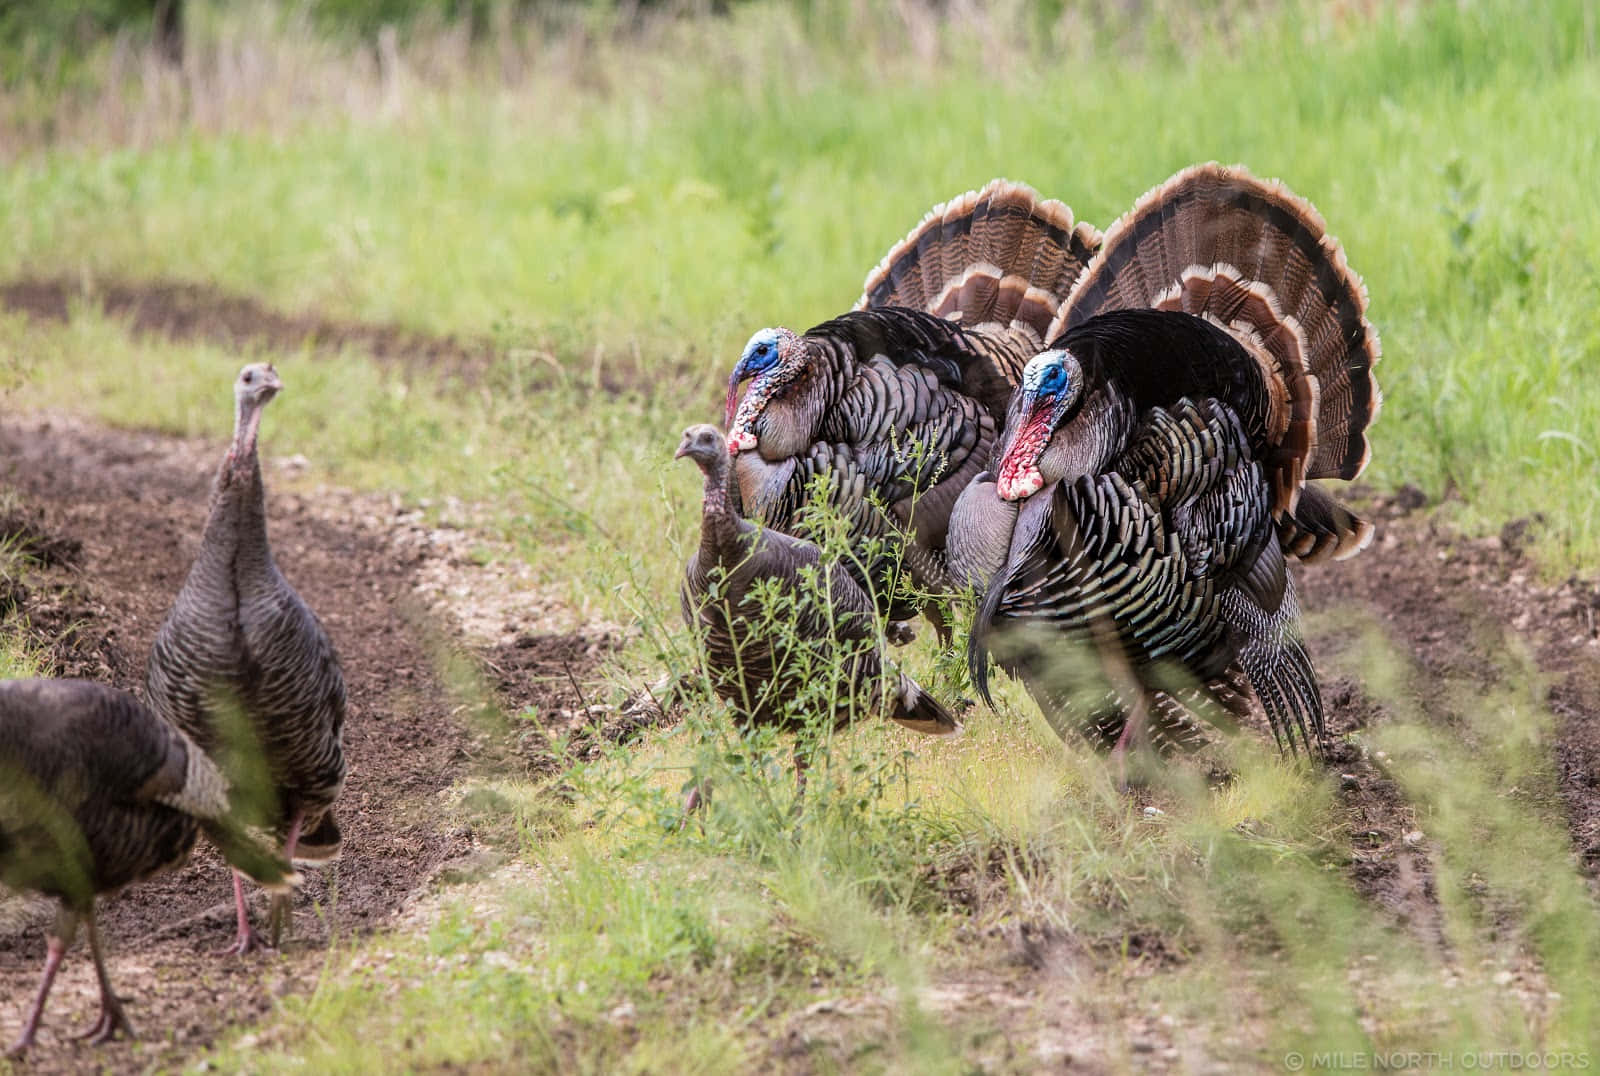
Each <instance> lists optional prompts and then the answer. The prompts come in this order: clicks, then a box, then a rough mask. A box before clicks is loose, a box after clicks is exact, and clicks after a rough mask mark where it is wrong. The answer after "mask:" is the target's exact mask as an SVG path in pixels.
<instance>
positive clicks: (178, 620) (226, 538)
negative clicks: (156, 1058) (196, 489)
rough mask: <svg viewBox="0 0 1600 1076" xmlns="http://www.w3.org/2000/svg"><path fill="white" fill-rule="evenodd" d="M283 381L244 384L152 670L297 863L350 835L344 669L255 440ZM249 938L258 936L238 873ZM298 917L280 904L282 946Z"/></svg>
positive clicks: (179, 721)
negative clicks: (271, 494)
mask: <svg viewBox="0 0 1600 1076" xmlns="http://www.w3.org/2000/svg"><path fill="white" fill-rule="evenodd" d="M281 388H282V383H281V382H280V380H279V379H278V375H277V373H276V371H274V370H273V369H272V367H271V366H269V365H266V364H260V363H258V364H254V365H250V366H246V367H245V368H244V369H243V370H242V371H240V373H239V377H238V380H237V381H236V382H235V383H234V399H235V421H234V434H233V443H232V445H231V446H230V447H229V449H228V453H227V455H226V457H225V458H224V459H223V461H222V466H221V467H220V468H219V469H218V471H217V477H216V481H215V484H214V486H213V488H212V494H211V514H210V517H209V518H208V519H207V520H206V527H205V533H204V535H203V536H202V538H201V543H200V552H199V555H198V556H196V557H195V561H194V565H193V567H191V568H190V570H189V575H188V578H187V579H185V580H184V584H183V588H182V590H180V591H179V593H178V597H177V600H176V601H175V602H174V603H173V606H172V610H171V611H170V612H169V613H168V614H167V619H166V621H165V622H164V623H163V624H162V625H161V630H160V632H159V634H157V636H156V642H155V648H154V649H153V650H152V651H151V654H150V662H149V666H148V668H147V670H146V685H147V688H148V693H149V697H150V702H151V705H153V706H154V707H155V708H156V711H157V712H158V713H160V714H161V715H162V716H163V717H165V718H166V719H167V720H169V721H171V722H172V723H173V724H175V725H177V726H178V727H179V728H181V729H183V730H184V731H185V732H187V733H188V734H189V735H191V736H193V737H194V738H195V740H196V741H197V742H198V743H199V744H200V745H201V746H202V747H203V748H204V749H205V750H206V751H207V752H208V753H210V754H212V755H213V756H214V757H216V758H217V759H218V761H219V763H220V764H221V765H222V766H223V768H224V771H225V772H227V773H228V774H229V776H230V779H231V780H232V781H233V783H234V785H235V788H236V789H237V790H238V791H237V795H238V797H239V798H240V799H241V800H243V799H245V798H249V799H250V800H251V801H252V809H253V810H254V811H255V812H256V813H257V815H258V816H259V817H258V818H257V819H256V820H257V821H258V822H259V823H260V824H262V825H264V826H266V827H268V828H270V829H272V830H273V831H274V832H275V833H277V834H278V836H279V838H280V839H281V840H282V841H283V846H284V850H285V854H286V855H287V856H288V857H289V858H290V859H291V860H293V861H295V862H302V863H308V864H314V863H322V862H327V861H329V860H331V859H333V858H335V857H336V856H337V855H338V852H339V847H340V844H341V836H340V833H339V827H338V824H337V822H336V821H335V819H334V814H333V804H334V801H335V800H336V799H337V798H338V796H339V792H340V790H341V789H342V788H343V786H344V778H345V761H344V748H343V731H344V717H345V687H344V676H343V674H342V672H341V671H340V668H339V659H338V656H337V655H336V654H335V652H334V649H333V643H332V642H331V641H330V640H329V639H328V634H327V632H325V631H324V630H323V628H322V624H321V622H320V621H318V620H317V617H316V614H314V613H313V612H312V611H311V609H310V608H309V607H308V606H307V605H306V603H305V602H304V601H302V600H301V598H300V595H298V594H297V593H295V591H294V588H293V587H291V586H290V585H289V583H288V581H287V580H285V579H284V577H283V574H282V573H281V572H280V571H279V570H278V566H277V564H276V563H275V562H274V561H273V557H272V550H271V548H270V546H269V545H268V543H267V519H266V499H265V496H264V493H263V489H262V482H261V463H260V459H259V457H258V455H257V452H256V435H257V432H258V430H259V428H260V423H261V412H262V409H263V408H264V407H265V406H266V405H267V403H268V402H270V401H271V400H272V398H273V397H274V396H276V395H277V394H278V391H279V390H280V389H281ZM234 900H235V904H236V906H237V910H238V934H237V936H236V937H235V939H234V943H233V945H232V946H231V948H230V950H229V951H232V952H238V953H244V952H248V951H249V950H250V949H252V948H254V947H255V946H256V945H257V944H258V943H259V941H260V939H259V938H258V937H257V935H256V933H255V931H254V930H253V929H252V928H251V926H250V918H249V913H248V912H247V910H246V908H245V902H244V886H243V883H242V881H241V879H240V878H239V875H238V873H237V872H235V874H234ZM288 915H289V904H288V898H287V897H284V896H278V897H275V898H274V900H273V904H272V920H271V923H272V931H273V938H272V941H273V944H276V943H277V935H278V933H279V932H280V931H281V929H282V926H283V925H284V923H285V922H286V921H287V917H288Z"/></svg>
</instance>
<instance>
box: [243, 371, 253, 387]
mask: <svg viewBox="0 0 1600 1076" xmlns="http://www.w3.org/2000/svg"><path fill="white" fill-rule="evenodd" d="M255 379H256V375H255V374H245V375H244V383H245V384H246V385H248V384H250V382H252V381H254V380H255Z"/></svg>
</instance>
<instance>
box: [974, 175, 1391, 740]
mask: <svg viewBox="0 0 1600 1076" xmlns="http://www.w3.org/2000/svg"><path fill="white" fill-rule="evenodd" d="M1365 309H1366V291H1365V289H1364V288H1363V287H1362V285H1361V281H1360V278H1358V277H1357V276H1356V275H1355V274H1354V273H1353V272H1352V271H1351V270H1350V269H1349V267H1348V266H1347V265H1346V263H1345V258H1344V253H1343V251H1342V250H1341V249H1340V247H1339V245H1338V243H1337V242H1336V241H1335V240H1334V239H1333V238H1332V237H1330V236H1328V235H1327V231H1326V226H1325V225H1324V224H1323V222H1322V219H1321V218H1320V217H1319V216H1318V215H1317V213H1316V211H1315V210H1314V209H1313V208H1312V207H1311V206H1310V205H1309V204H1308V203H1306V202H1304V201H1303V200H1301V199H1299V198H1296V197H1295V196H1294V195H1293V194H1291V193H1289V192H1288V191H1287V190H1285V189H1284V188H1283V187H1281V186H1279V185H1278V184H1276V183H1267V182H1262V181H1260V180H1257V179H1255V178H1254V177H1252V176H1250V175H1249V174H1247V173H1245V172H1244V171H1242V170H1239V169H1226V168H1222V167H1219V166H1217V165H1214V164H1213V165H1201V166H1197V167H1194V168H1190V169H1187V170H1185V171H1183V172H1180V173H1179V174H1178V175H1176V176H1174V177H1173V178H1172V179H1171V180H1169V181H1168V182H1167V183H1165V184H1163V185H1162V186H1160V187H1158V188H1157V189H1155V190H1154V191H1152V192H1150V193H1149V194H1147V195H1146V196H1145V197H1144V198H1142V199H1140V201H1139V202H1138V203H1137V204H1136V205H1135V207H1134V209H1133V210H1132V211H1131V212H1130V213H1129V214H1128V215H1127V216H1126V217H1124V218H1123V219H1122V220H1120V221H1119V222H1118V223H1117V224H1116V225H1114V226H1113V227H1112V228H1111V230H1110V231H1109V232H1107V233H1106V237H1105V241H1104V244H1103V245H1102V246H1101V248H1100V251H1099V253H1098V254H1097V255H1096V256H1095V258H1094V260H1093V261H1091V262H1090V264H1089V266H1088V268H1087V269H1086V270H1085V271H1084V274H1083V277H1082V278H1081V279H1080V280H1079V281H1078V283H1077V285H1076V286H1075V287H1074V289H1073V291H1072V293H1071V295H1070V296H1069V297H1068V300H1067V302H1066V304H1065V305H1064V306H1063V308H1062V309H1061V310H1060V312H1059V313H1058V314H1057V315H1056V317H1055V319H1054V321H1053V322H1052V324H1051V327H1050V331H1049V336H1050V339H1051V349H1052V350H1050V351H1048V352H1046V353H1044V354H1041V355H1039V356H1038V357H1036V358H1035V359H1033V360H1032V361H1031V362H1030V363H1029V364H1028V366H1027V368H1026V370H1025V371H1024V375H1023V383H1022V385H1021V386H1020V387H1019V389H1018V390H1017V392H1016V394H1015V395H1014V397H1013V400H1012V402H1011V405H1010V408H1009V412H1008V417H1007V420H1006V426H1005V432H1004V435H1003V438H1002V442H1001V450H1000V452H999V453H998V454H999V456H1000V457H1001V458H1000V462H999V464H998V468H997V472H998V473H997V475H996V476H995V479H994V480H993V482H983V483H975V484H974V485H973V487H972V488H971V489H969V490H968V492H967V494H966V495H965V496H963V498H962V500H961V503H960V504H959V505H958V506H957V508H956V510H955V512H954V515H953V518H952V520H951V531H952V544H953V545H960V547H961V548H962V549H963V551H964V553H963V555H964V556H965V557H967V558H968V563H967V564H966V565H964V566H963V568H964V570H965V571H966V572H968V573H969V574H970V575H972V576H974V577H980V578H981V577H986V576H987V577H990V578H991V582H990V585H989V587H988V590H987V593H986V595H985V600H984V603H983V606H982V609H981V610H980V612H979V614H978V617H977V620H976V623H975V624H974V627H973V631H972V635H971V641H970V658H971V663H972V671H973V676H974V678H975V680H976V682H977V683H978V684H979V686H980V689H981V690H982V691H983V693H984V694H985V696H986V697H987V694H988V692H987V685H986V683H985V676H986V669H987V652H988V651H989V650H990V649H993V650H994V651H995V652H996V655H997V656H998V657H999V658H1000V660H1001V664H1002V666H1003V667H1005V668H1007V669H1009V670H1011V671H1013V672H1016V673H1019V674H1020V675H1021V677H1022V678H1023V680H1024V682H1025V683H1026V684H1027V685H1028V687H1029V690H1030V692H1031V693H1032V694H1033V695H1034V697H1035V698H1036V699H1037V700H1038V701H1039V702H1040V704H1041V706H1042V707H1043V708H1044V709H1045V710H1046V712H1047V713H1050V714H1051V715H1052V716H1053V717H1058V716H1066V715H1070V716H1072V717H1073V718H1075V719H1076V720H1077V721H1078V722H1079V724H1080V727H1081V728H1082V729H1083V731H1084V732H1085V734H1086V735H1088V736H1090V737H1091V738H1092V739H1095V740H1099V741H1101V742H1107V743H1109V742H1113V741H1114V742H1115V745H1116V751H1117V754H1118V756H1119V758H1120V757H1121V756H1122V754H1123V752H1124V751H1125V750H1126V749H1127V748H1128V747H1129V746H1130V745H1131V744H1133V743H1134V742H1135V741H1136V740H1137V739H1138V738H1139V737H1140V735H1141V733H1142V731H1143V729H1142V726H1143V725H1145V724H1146V721H1147V708H1148V706H1149V704H1150V702H1151V701H1152V693H1155V692H1160V693H1162V694H1164V695H1165V696H1167V697H1168V698H1169V699H1170V698H1173V697H1179V696H1183V695H1184V694H1186V693H1187V694H1188V695H1189V697H1191V698H1200V699H1204V698H1205V692H1204V691H1203V690H1202V689H1201V686H1200V685H1201V684H1204V683H1207V682H1212V681H1215V680H1217V679H1218V678H1220V677H1222V676H1223V675H1224V673H1226V672H1227V671H1228V670H1229V669H1230V668H1232V667H1235V666H1237V667H1238V668H1240V669H1242V671H1243V672H1244V674H1245V676H1246V677H1247V678H1248V681H1249V686H1250V687H1251V688H1252V689H1253V690H1254V692H1255V694H1256V695H1257V697H1258V698H1259V699H1260V702H1261V704H1262V708H1263V710H1264V711H1265V713H1266V717H1267V718H1268V720H1269V722H1270V724H1271V727H1272V730H1273V734H1274V736H1275V737H1276V738H1277V739H1278V741H1279V744H1280V746H1281V745H1284V744H1287V745H1288V747H1289V748H1290V749H1291V750H1295V749H1297V745H1298V746H1303V747H1304V748H1306V749H1307V750H1308V751H1310V752H1313V753H1315V751H1316V750H1317V747H1318V745H1319V743H1320V740H1321V738H1322V736H1323V734H1324V728H1323V711H1322V700H1321V695H1320V692H1319V691H1318V688H1317V682H1316V676H1315V673H1314V672H1313V670H1312V667H1311V662H1310V659H1309V657H1308V656H1307V654H1306V650H1305V647H1304V644H1303V643H1302V642H1301V638H1300V632H1299V623H1298V621H1299V616H1298V611H1297V608H1296V604H1295V599H1294V586H1293V582H1292V580H1291V578H1290V576H1289V572H1288V565H1287V564H1286V562H1285V558H1286V555H1287V556H1293V557H1297V558H1299V559H1302V560H1308V561H1311V560H1319V559H1323V558H1332V559H1343V558H1344V557H1347V556H1352V555H1354V554H1355V553H1357V552H1359V551H1360V550H1361V549H1362V548H1364V547H1365V546H1366V544H1367V542H1368V541H1369V540H1370V538H1371V535H1372V528H1371V525H1370V524H1368V523H1366V522H1365V521H1363V520H1360V519H1357V518H1356V517H1355V516H1354V515H1353V514H1352V513H1351V512H1350V511H1349V510H1348V509H1346V508H1345V507H1343V506H1342V505H1339V504H1338V503H1337V502H1335V501H1334V500H1333V499H1332V497H1330V496H1329V495H1328V494H1327V493H1326V492H1324V491H1323V490H1322V489H1321V488H1320V487H1317V486H1312V485H1307V484H1306V480H1307V479H1308V478H1333V477H1337V478H1346V479H1349V478H1354V477H1356V476H1357V475H1358V474H1360V472H1361V470H1362V468H1363V467H1364V466H1365V465H1366V462H1367V458H1368V454H1369V450H1368V446H1367V440H1366V429H1367V426H1368V425H1369V424H1370V423H1371V422H1372V420H1373V418H1374V417H1375V416H1376V414H1377V411H1378V406H1379V402H1380V397H1379V393H1378V387H1377V384H1376V382H1375V381H1374V379H1373V374H1372V367H1373V365H1374V364H1375V363H1376V362H1377V360H1378V355H1379V349H1378V339H1377V334H1376V333H1375V332H1374V331H1373V329H1372V327H1371V325H1369V324H1368V323H1367V320H1366V317H1365ZM1018 505H1020V513H1019V512H1018V510H1017V506H1018ZM957 534H959V535H960V536H961V541H960V542H959V543H958V542H957V540H956V535H957ZM1073 642H1076V643H1079V644H1086V645H1087V646H1088V647H1090V648H1092V649H1093V650H1096V651H1098V652H1099V657H1100V658H1101V661H1102V664H1104V665H1107V666H1109V667H1110V670H1111V673H1110V675H1109V677H1108V679H1109V681H1110V682H1109V686H1103V687H1102V688H1100V689H1094V690H1091V691H1089V692H1087V696H1088V697H1085V696H1086V692H1085V691H1084V685H1083V684H1082V683H1081V682H1080V681H1079V677H1078V676H1077V675H1076V674H1075V673H1074V672H1072V671H1071V670H1070V669H1069V668H1068V666H1069V665H1070V658H1064V657H1063V654H1064V652H1065V651H1069V650H1070V649H1071V643H1073ZM1063 643H1066V644H1068V645H1066V646H1063ZM1202 709H1203V707H1202ZM1164 716H1168V717H1172V716H1174V714H1173V713H1172V712H1170V711H1169V712H1168V713H1167V714H1165V715H1164ZM1193 728H1194V727H1193V726H1190V727H1189V730H1185V729H1184V728H1183V727H1182V725H1181V722H1179V723H1177V724H1175V725H1174V726H1172V727H1169V728H1167V729H1165V730H1163V729H1161V728H1159V727H1158V728H1157V729H1155V730H1154V732H1155V737H1156V739H1157V741H1158V743H1157V746H1170V745H1171V743H1172V742H1173V741H1175V740H1176V741H1181V740H1183V739H1185V738H1186V734H1187V731H1192V730H1193ZM1163 738H1165V739H1166V740H1167V743H1166V744H1162V743H1161V742H1159V741H1161V740H1162V739H1163Z"/></svg>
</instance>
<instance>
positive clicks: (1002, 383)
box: [726, 180, 1100, 620]
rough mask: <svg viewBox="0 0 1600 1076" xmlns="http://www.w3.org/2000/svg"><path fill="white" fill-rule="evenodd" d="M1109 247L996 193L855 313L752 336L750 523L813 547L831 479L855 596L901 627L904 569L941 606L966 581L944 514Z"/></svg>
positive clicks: (746, 507) (742, 436) (1011, 187)
mask: <svg viewBox="0 0 1600 1076" xmlns="http://www.w3.org/2000/svg"><path fill="white" fill-rule="evenodd" d="M1099 240H1100V236H1099V233H1098V232H1096V231H1095V230H1094V229H1093V228H1091V227H1089V226H1088V225H1086V224H1080V223H1077V222H1075V221H1074V220H1073V217H1072V211H1071V210H1070V209H1068V208H1067V207H1066V206H1065V205H1063V204H1061V203H1060V202H1056V201H1050V200H1046V199H1043V198H1041V197H1039V195H1038V194H1036V193H1035V192H1034V191H1032V190H1030V189H1029V188H1027V187H1025V186H1023V185H1021V184H1017V183H1010V182H1007V181H1005V180H996V181H994V182H992V183H990V184H988V185H987V186H985V187H984V188H983V189H982V190H979V191H972V192H969V193H967V194H965V195H962V196H961V197H959V198H955V199H953V200H951V201H950V202H948V203H946V204H944V205H941V206H938V207H936V208H935V209H934V210H933V211H932V212H931V213H929V214H928V215H927V217H926V218H925V219H924V220H923V221H922V223H921V224H919V225H918V226H917V227H916V228H915V229H913V230H912V232H911V234H910V235H908V236H907V237H906V238H905V239H904V240H902V241H901V242H900V243H899V244H897V245H896V246H895V247H894V248H893V249H892V250H891V251H890V252H889V254H888V255H887V256H886V257H885V258H884V260H883V262H882V263H881V264H880V265H879V266H878V267H877V268H876V269H875V270H873V272H872V273H871V274H870V275H869V276H868V277H867V281H866V288H865V292H864V294H863V295H862V297H861V299H860V301H859V302H858V303H857V308H856V309H855V310H853V311H851V312H849V313H846V314H844V315H842V316H840V317H837V318H834V319H833V320H831V321H827V322H824V323H823V324H821V325H817V326H815V327H813V328H811V329H809V330H807V331H806V332H805V333H796V332H794V331H792V330H790V329H786V328H771V329H763V330H761V331H759V332H757V333H756V334H755V335H754V336H752V337H751V338H750V342H749V344H748V345H747V346H746V347H745V349H744V353H743V354H742V355H741V356H740V358H739V361H738V363H737V364H736V365H735V367H734V369H733V372H732V374H731V376H730V377H729V380H728V398H727V415H726V418H727V422H728V426H729V445H730V446H731V448H732V450H733V452H734V454H735V468H734V472H735V476H736V478H737V487H738V490H737V492H738V494H739V497H740V501H741V505H742V508H743V511H744V512H745V513H746V514H748V515H750V516H751V517H752V518H756V519H759V520H760V521H762V522H763V523H765V524H766V525H767V526H769V527H772V528H774V529H776V530H780V531H783V532H785V533H790V534H795V535H797V536H801V537H804V536H806V534H807V530H806V528H805V526H804V519H803V513H802V509H804V508H805V507H806V506H807V504H808V503H810V501H811V500H812V491H813V490H814V489H815V488H816V487H815V485H814V483H817V482H820V483H822V485H823V488H824V489H825V491H826V492H825V499H826V500H827V501H828V503H829V504H830V505H831V506H832V507H833V508H834V509H836V510H838V511H839V512H840V514H841V515H843V516H844V517H845V519H846V520H848V521H849V524H850V528H851V536H852V540H853V541H854V542H855V543H856V544H857V547H858V549H860V550H861V553H860V555H859V556H858V559H859V560H860V561H862V562H863V563H864V564H866V565H867V568H866V570H865V571H864V572H861V573H860V577H859V578H858V582H860V583H862V584H863V585H864V586H868V587H870V588H871V590H872V591H873V592H874V594H875V597H876V598H877V599H878V606H879V609H880V611H882V612H884V613H886V614H888V615H889V616H890V617H892V618H893V619H896V620H901V619H906V618H908V617H910V616H912V615H914V614H915V612H916V607H915V605H914V604H911V603H910V602H908V601H907V600H905V599H903V598H901V597H899V596H898V595H897V594H896V593H895V592H894V588H893V585H892V580H893V578H894V576H895V574H896V572H897V571H898V570H899V568H900V566H901V564H902V563H903V565H904V568H905V569H907V570H909V573H910V576H911V579H912V580H913V582H915V583H916V584H918V586H919V587H921V588H923V589H925V590H929V591H932V592H934V593H940V592H947V591H949V590H951V589H952V588H953V587H955V586H956V585H957V584H959V583H960V582H963V581H964V580H959V579H956V578H953V577H952V575H951V573H950V569H949V565H948V562H947V553H946V532H947V527H948V522H949V517H950V512H951V508H952V506H953V505H954V504H955V502H956V499H957V497H958V496H960V494H961V492H962V490H963V489H964V488H965V487H966V486H967V485H968V484H969V483H970V482H971V481H972V479H973V478H974V476H976V475H977V474H978V473H979V472H981V471H983V470H984V469H985V468H986V467H987V466H988V465H989V462H990V455H991V453H992V451H993V447H994V441H995V437H996V434H997V431H998V429H999V423H1000V421H1001V420H1002V419H1003V417H1004V414H1005V407H1006V403H1007V401H1008V400H1009V398H1010V395H1011V390H1012V388H1013V387H1014V386H1015V385H1016V383H1017V378H1018V377H1019V375H1020V373H1021V370H1022V366H1023V364H1024V363H1025V362H1026V361H1027V360H1028V359H1029V358H1030V357H1032V356H1033V355H1034V354H1036V353H1037V352H1038V351H1039V350H1040V349H1041V348H1042V346H1043V344H1044V342H1045V340H1046V339H1047V337H1046V333H1047V331H1048V328H1049V326H1050V324H1051V322H1052V320H1053V319H1054V318H1056V316H1057V315H1058V314H1059V313H1060V310H1061V306H1062V303H1063V301H1064V300H1065V298H1066V295H1067V292H1068V289H1069V287H1070V285H1071V284H1072V282H1073V281H1074V280H1075V279H1076V278H1077V277H1078V275H1079V273H1080V271H1081V270H1082V269H1083V267H1084V266H1085V264H1086V263H1087V262H1088V260H1089V258H1090V257H1091V256H1092V255H1093V253H1094V251H1095V250H1096V248H1097V246H1098V244H1099ZM745 381H748V382H749V387H748V388H747V389H746V390H745V393H744V397H743V399H742V400H741V399H740V398H739V395H738V392H739V386H740V385H741V384H742V383H743V382H745ZM819 476H820V478H819ZM871 550H877V553H876V554H875V555H873V554H872V553H871Z"/></svg>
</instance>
